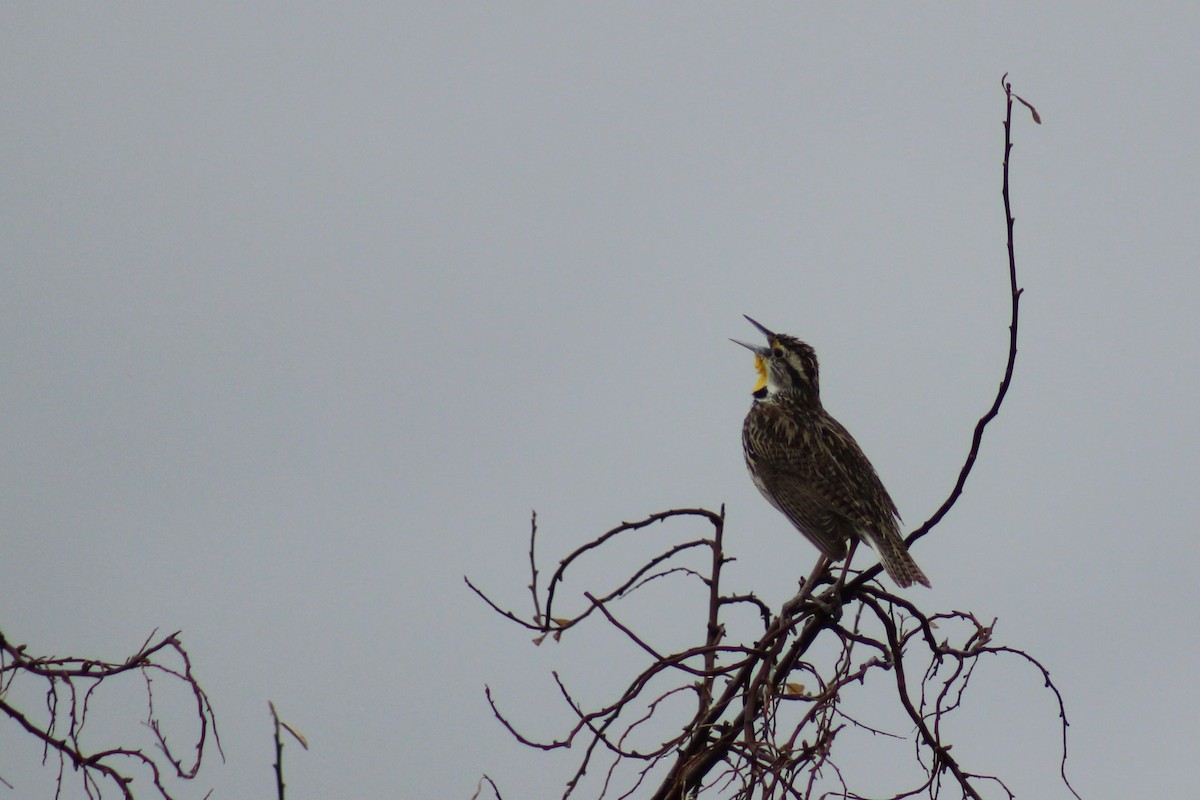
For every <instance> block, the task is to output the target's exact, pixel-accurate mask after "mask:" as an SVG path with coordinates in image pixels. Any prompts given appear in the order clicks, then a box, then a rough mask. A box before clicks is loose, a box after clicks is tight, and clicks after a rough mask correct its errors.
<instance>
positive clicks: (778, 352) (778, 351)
mask: <svg viewBox="0 0 1200 800" xmlns="http://www.w3.org/2000/svg"><path fill="white" fill-rule="evenodd" d="M771 355H773V356H775V357H776V358H783V348H782V347H779V346H775V347H772V348H771Z"/></svg>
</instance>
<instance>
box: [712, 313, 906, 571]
mask: <svg viewBox="0 0 1200 800" xmlns="http://www.w3.org/2000/svg"><path fill="white" fill-rule="evenodd" d="M746 319H748V320H750V322H751V323H752V324H753V325H754V326H755V327H756V328H758V329H759V330H760V331H762V333H763V334H764V335H765V336H766V337H767V341H768V343H769V344H768V346H767V347H758V346H755V345H750V344H746V343H745V342H737V343H738V344H740V345H742V346H743V347H747V348H749V349H750V350H752V351H753V352H754V354H755V356H756V358H755V366H756V367H757V368H758V370H759V382H758V385H757V386H756V387H755V391H754V397H755V399H754V404H753V405H752V406H751V407H750V413H748V414H747V415H746V422H745V424H744V425H743V426H742V447H743V450H744V452H745V455H746V467H747V468H748V469H749V470H750V477H751V478H753V479H754V485H755V486H757V487H758V490H759V491H760V492H762V494H763V497H765V498H767V501H768V502H770V503H771V505H773V506H775V508H777V509H779V511H780V512H782V513H783V515H784V516H785V517H787V518H788V520H789V521H790V522H791V523H792V524H793V525H795V526H796V528H797V529H798V530H799V531H800V532H801V533H802V534H804V535H805V536H806V537H807V538H808V539H809V541H811V542H812V543H813V544H814V545H816V546H817V548H818V549H819V550H820V551H821V552H822V553H823V554H824V555H825V556H827V557H828V558H830V559H832V560H835V561H836V560H838V559H841V558H845V557H846V552H847V549H848V546H849V544H850V542H851V541H853V540H856V539H862V540H865V541H866V542H867V543H868V544H870V545H871V547H873V548H874V549H875V551H876V552H877V553H878V554H879V560H880V561H882V562H883V567H884V569H885V570H887V573H888V575H889V576H891V578H892V580H893V581H895V582H896V584H897V585H899V586H902V587H904V586H911V585H912V584H914V583H920V584H924V585H925V586H929V579H928V578H926V577H925V573H923V572H921V568H920V567H918V566H917V564H916V562H915V561H913V559H912V556H910V555H909V554H908V548H907V547H906V546H905V544H904V539H903V538H902V537H901V536H900V527H899V524H898V523H899V512H898V511H897V510H896V504H895V503H893V502H892V498H891V497H889V496H888V493H887V490H886V489H884V488H883V483H882V482H881V481H880V480H879V476H878V475H876V474H875V468H874V467H872V466H871V462H870V461H868V460H867V457H866V455H864V454H863V451H862V449H861V448H860V447H859V446H858V442H856V441H854V437H853V436H851V435H850V432H849V431H847V430H846V429H845V428H844V427H842V425H841V423H839V422H838V421H837V420H835V419H834V418H833V417H831V416H830V415H829V412H827V411H826V410H825V408H824V406H822V405H821V392H820V381H819V376H818V366H817V355H816V353H815V352H814V351H813V349H812V348H811V347H809V346H808V345H807V344H805V343H804V342H801V341H800V340H798V339H795V338H793V337H791V336H787V335H785V334H776V333H772V332H771V331H769V330H767V329H766V328H764V327H763V326H762V325H759V324H758V323H757V322H755V321H754V320H753V319H750V317H746ZM735 341H736V340H735Z"/></svg>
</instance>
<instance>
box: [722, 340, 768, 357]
mask: <svg viewBox="0 0 1200 800" xmlns="http://www.w3.org/2000/svg"><path fill="white" fill-rule="evenodd" d="M729 341H731V342H733V343H734V344H740V345H741V346H742V347H744V348H746V349H747V350H749V351H750V352H751V353H754V355H756V356H760V357H765V356H766V355H767V353H769V352H771V351H770V349H768V348H766V347H760V346H759V345H756V344H748V343H747V342H743V341H742V340H741V339H730V340H729Z"/></svg>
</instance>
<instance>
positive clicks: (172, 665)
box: [0, 632, 225, 800]
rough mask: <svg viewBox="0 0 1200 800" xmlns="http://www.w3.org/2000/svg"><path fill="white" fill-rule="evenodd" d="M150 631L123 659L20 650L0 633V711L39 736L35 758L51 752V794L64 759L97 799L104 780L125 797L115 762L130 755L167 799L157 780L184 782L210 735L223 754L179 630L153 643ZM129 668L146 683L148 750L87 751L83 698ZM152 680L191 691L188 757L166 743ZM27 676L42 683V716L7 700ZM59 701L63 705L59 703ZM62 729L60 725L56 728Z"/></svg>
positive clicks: (125, 783) (128, 781) (124, 777)
mask: <svg viewBox="0 0 1200 800" xmlns="http://www.w3.org/2000/svg"><path fill="white" fill-rule="evenodd" d="M154 636H155V633H151V634H150V636H149V637H147V639H146V641H145V642H144V643H143V644H142V646H141V648H139V649H138V651H137V652H136V653H134V654H133V655H131V656H129V658H127V659H126V660H125V661H123V662H106V661H99V660H95V659H84V658H74V657H58V656H40V657H39V656H31V655H29V654H28V653H26V650H27V648H26V646H25V645H15V644H13V643H11V642H9V641H8V640H7V639H6V638H5V636H4V634H3V633H2V632H0V715H3V716H4V717H7V718H8V719H10V720H12V721H13V722H15V723H16V724H17V725H19V726H20V727H21V728H23V729H24V730H25V731H26V732H28V733H29V734H31V735H32V736H33V737H34V738H36V739H38V740H39V741H41V742H42V760H43V763H44V762H45V761H46V760H47V759H48V758H50V757H51V755H52V754H53V755H54V756H57V758H58V777H57V781H56V787H57V788H56V792H55V797H59V796H61V794H62V791H63V785H64V778H65V777H66V768H67V766H68V765H70V767H71V768H72V769H73V770H75V771H77V772H79V773H80V781H81V783H82V785H83V788H84V792H85V793H86V794H87V796H88V797H89V798H100V797H102V796H103V789H104V786H105V785H109V784H111V785H113V786H115V787H116V788H117V790H118V791H119V792H120V793H121V796H122V797H124V798H127V799H129V800H131V799H132V798H133V790H132V784H133V781H134V776H133V774H131V773H130V772H129V771H128V770H127V768H126V767H124V766H119V765H121V764H123V763H124V762H126V761H133V762H134V764H135V765H140V766H141V767H143V768H144V769H145V770H146V772H148V773H149V777H150V780H151V783H152V784H153V786H154V788H155V790H156V791H157V792H158V794H159V796H160V797H162V798H164V800H171V798H172V795H171V793H170V791H169V790H168V787H167V785H166V783H165V781H167V780H168V779H169V778H170V777H174V778H176V779H178V780H185V781H187V780H192V779H193V778H195V777H196V775H197V773H198V772H199V771H200V764H201V762H202V760H203V757H204V753H205V748H206V747H207V746H208V744H209V735H210V734H211V736H212V743H213V744H214V745H215V746H216V748H217V752H218V753H219V754H220V755H221V758H222V759H224V757H225V756H224V753H222V752H221V740H220V737H219V736H218V734H217V727H216V717H215V716H214V715H213V710H212V706H211V704H210V703H209V700H208V695H207V694H205V692H204V689H202V688H201V687H200V684H199V683H198V682H197V680H196V677H195V675H194V674H193V672H192V662H191V658H190V657H189V656H188V653H187V650H185V649H184V647H183V643H182V642H181V641H180V640H179V633H178V632H176V633H173V634H171V635H170V636H165V637H163V638H162V639H160V640H158V641H157V642H153V640H154ZM152 642H153V643H152ZM132 672H136V673H138V674H140V675H141V677H142V679H143V680H144V682H145V685H146V689H145V692H146V708H147V710H146V718H145V721H144V722H145V725H146V728H147V729H148V730H149V731H150V733H151V739H152V742H153V748H152V749H151V750H150V752H149V753H148V752H147V750H146V748H140V747H127V746H118V747H114V748H109V749H103V750H97V751H92V750H91V748H90V747H88V746H86V745H85V744H84V743H83V741H82V738H83V730H84V727H85V725H86V724H87V722H88V718H89V717H88V709H89V704H90V703H91V701H92V699H93V697H94V696H95V694H96V690H97V689H99V688H100V686H101V685H102V684H103V683H104V682H105V681H109V680H113V679H116V678H118V677H119V676H121V675H123V674H125V673H132ZM156 678H166V679H169V680H170V681H171V682H172V683H175V684H177V685H181V686H183V687H184V689H185V691H186V692H187V693H188V694H190V695H191V698H192V703H193V704H194V715H195V719H196V721H197V724H198V726H199V730H198V732H197V733H196V735H195V738H194V740H193V741H192V749H193V751H194V752H193V753H192V754H191V755H184V754H182V753H181V752H180V751H178V750H176V749H175V748H174V747H173V746H172V745H171V744H169V743H168V742H167V734H166V733H165V731H164V729H163V725H162V723H161V720H160V717H159V715H158V713H157V712H156V711H155V708H154V701H155V686H154V681H155V679H156ZM31 679H33V680H36V681H39V682H40V683H41V685H42V686H43V687H44V691H45V703H46V717H45V718H44V721H43V719H42V718H40V717H39V716H38V715H33V714H28V713H26V712H24V711H22V710H21V709H19V708H18V707H17V706H16V705H15V704H13V703H11V702H9V700H10V693H11V690H12V689H13V688H14V687H15V686H18V685H21V687H22V688H24V684H25V683H27V682H29V681H30V680H31ZM159 691H160V692H161V689H160V690H159ZM64 705H65V710H64V709H63V708H62V706H64ZM64 727H65V728H66V730H65V731H63V730H62V728H64ZM155 751H157V752H155Z"/></svg>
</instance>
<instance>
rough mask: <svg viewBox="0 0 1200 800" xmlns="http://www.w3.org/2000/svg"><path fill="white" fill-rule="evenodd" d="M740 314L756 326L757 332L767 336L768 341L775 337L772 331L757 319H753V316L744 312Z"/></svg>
mask: <svg viewBox="0 0 1200 800" xmlns="http://www.w3.org/2000/svg"><path fill="white" fill-rule="evenodd" d="M742 316H743V317H746V319H747V320H748V321H749V322H750V324H751V325H753V326H754V327H756V328H758V330H759V332H760V333H762V335H763V336H765V337H767V341H768V342H769V341H771V340H772V339H774V338H775V334H774V332H773V331H771V330H769V329H768V328H767V327H766V326H765V325H762V324H761V323H759V321H758V320H756V319H754V318H753V317H749V316H746V315H745V314H742Z"/></svg>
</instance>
